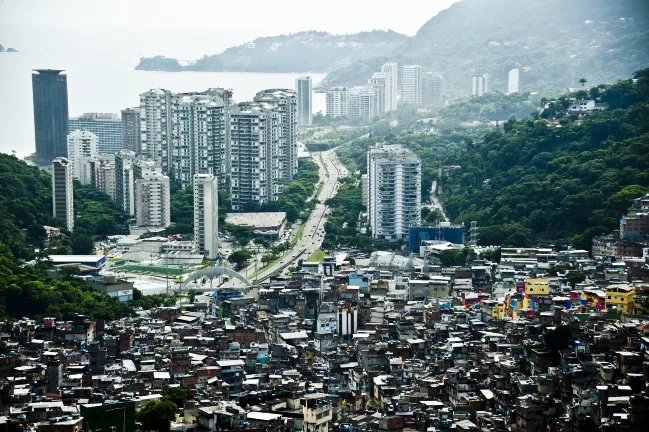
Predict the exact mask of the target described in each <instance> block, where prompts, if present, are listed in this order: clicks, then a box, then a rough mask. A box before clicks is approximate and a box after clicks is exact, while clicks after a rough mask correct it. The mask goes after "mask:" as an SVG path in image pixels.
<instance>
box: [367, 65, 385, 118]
mask: <svg viewBox="0 0 649 432" xmlns="http://www.w3.org/2000/svg"><path fill="white" fill-rule="evenodd" d="M388 80H389V76H388V74H387V73H383V72H374V73H373V74H372V78H370V80H369V81H368V84H369V85H370V86H371V87H373V88H374V92H375V94H376V99H377V100H376V111H377V112H376V114H377V115H381V114H383V113H386V112H387V111H388V110H387V104H386V100H387V99H386V95H387V92H388V88H387V87H388Z"/></svg>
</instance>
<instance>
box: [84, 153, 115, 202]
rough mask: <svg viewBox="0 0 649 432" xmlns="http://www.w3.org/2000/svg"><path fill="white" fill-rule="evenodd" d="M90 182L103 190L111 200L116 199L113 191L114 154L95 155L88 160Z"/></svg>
mask: <svg viewBox="0 0 649 432" xmlns="http://www.w3.org/2000/svg"><path fill="white" fill-rule="evenodd" d="M89 165H90V172H91V175H92V181H91V184H92V185H93V186H94V187H96V188H97V189H99V190H100V191H102V192H104V193H105V194H106V195H108V196H109V197H110V199H111V200H113V201H116V191H115V155H113V154H106V155H99V156H95V157H94V158H92V159H91V160H90V164H89Z"/></svg>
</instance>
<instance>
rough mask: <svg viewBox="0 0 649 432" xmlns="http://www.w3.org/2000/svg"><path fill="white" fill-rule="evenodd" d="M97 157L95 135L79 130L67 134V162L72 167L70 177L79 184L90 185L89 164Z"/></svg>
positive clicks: (96, 139)
mask: <svg viewBox="0 0 649 432" xmlns="http://www.w3.org/2000/svg"><path fill="white" fill-rule="evenodd" d="M97 155H99V139H98V138H97V135H95V134H94V133H92V132H88V131H80V130H76V131H73V132H70V133H69V134H68V160H69V161H70V164H71V165H72V176H73V177H74V178H75V179H77V180H79V182H81V184H91V183H92V170H91V166H90V162H91V161H92V159H93V158H94V157H95V156H97Z"/></svg>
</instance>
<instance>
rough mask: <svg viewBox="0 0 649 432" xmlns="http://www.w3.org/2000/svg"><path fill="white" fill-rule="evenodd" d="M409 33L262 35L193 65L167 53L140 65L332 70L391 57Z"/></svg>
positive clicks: (172, 69)
mask: <svg viewBox="0 0 649 432" xmlns="http://www.w3.org/2000/svg"><path fill="white" fill-rule="evenodd" d="M408 39H409V38H408V36H406V35H402V34H400V33H396V32H394V31H391V30H387V31H384V30H373V31H369V32H361V33H355V34H349V35H334V34H331V33H327V32H318V31H305V32H299V33H293V34H287V35H280V36H272V37H261V38H257V39H255V40H253V41H251V42H248V43H245V44H243V45H239V46H235V47H232V48H228V49H226V50H225V51H224V52H222V53H221V54H215V55H211V56H204V57H202V58H200V59H198V60H196V62H194V63H191V64H189V65H181V64H180V63H179V62H178V60H177V59H174V58H168V57H164V56H156V57H144V58H142V59H140V63H139V64H138V65H137V66H136V68H135V69H137V70H146V71H165V72H181V71H200V72H276V73H281V72H323V73H324V72H330V71H333V70H335V69H339V68H341V67H345V66H347V65H350V64H353V63H354V62H358V61H362V60H363V59H366V58H372V57H382V56H390V55H392V54H394V53H396V52H397V51H398V50H399V49H401V48H402V47H403V44H404V43H405V42H406V41H407V40H408Z"/></svg>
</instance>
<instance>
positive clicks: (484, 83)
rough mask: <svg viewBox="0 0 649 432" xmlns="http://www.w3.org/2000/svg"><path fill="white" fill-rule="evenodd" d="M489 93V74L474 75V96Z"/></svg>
mask: <svg viewBox="0 0 649 432" xmlns="http://www.w3.org/2000/svg"><path fill="white" fill-rule="evenodd" d="M487 93H489V75H487V74H484V75H482V76H474V77H473V88H472V92H471V95H472V96H482V95H485V94H487Z"/></svg>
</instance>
